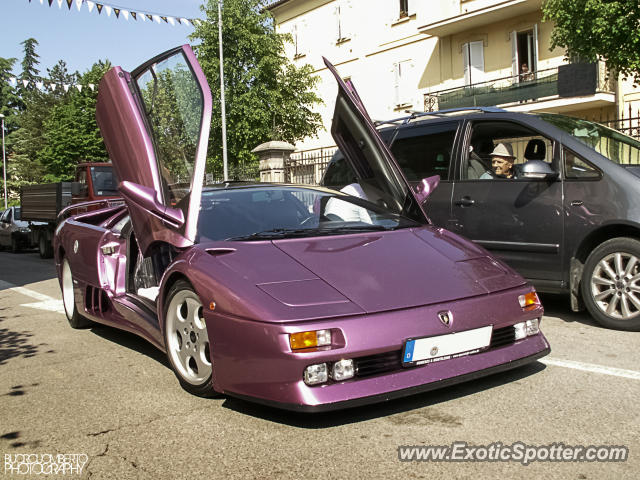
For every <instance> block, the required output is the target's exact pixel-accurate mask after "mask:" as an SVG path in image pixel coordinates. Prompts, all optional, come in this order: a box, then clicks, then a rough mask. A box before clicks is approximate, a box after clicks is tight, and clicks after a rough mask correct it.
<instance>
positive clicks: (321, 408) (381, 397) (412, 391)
mask: <svg viewBox="0 0 640 480" xmlns="http://www.w3.org/2000/svg"><path fill="white" fill-rule="evenodd" d="M550 352H551V347H547V348H545V349H544V350H541V351H539V352H537V353H535V354H533V355H529V356H528V357H523V358H519V359H517V360H513V361H511V362H507V363H503V364H500V365H495V366H493V367H489V368H485V369H484V370H477V371H474V372H470V373H465V374H463V375H458V376H456V377H450V378H444V379H442V380H438V381H436V382H430V383H426V384H423V385H416V386H414V387H409V388H403V389H400V390H395V391H392V392H386V393H381V394H376V395H370V396H367V397H359V398H354V399H352V400H343V401H340V402H333V403H324V404H320V405H304V404H298V403H285V402H277V401H272V400H265V399H263V398H258V397H251V396H249V395H242V394H237V393H233V392H228V391H225V394H228V395H229V396H231V397H235V398H239V399H241V400H247V401H250V402H253V403H260V404H262V405H267V406H270V407H275V408H280V409H283V410H291V411H295V412H305V413H319V412H328V411H332V410H341V409H345V408H354V407H360V406H363V405H369V404H371V403H379V402H388V401H389V400H394V399H397V398H402V397H408V396H410V395H416V394H418V393H424V392H429V391H431V390H436V389H439V388H444V387H448V386H451V385H456V384H458V383H463V382H468V381H470V380H476V379H478V378H482V377H486V376H489V375H493V374H495V373H500V372H505V371H507V370H512V369H514V368H518V367H521V366H523V365H527V364H528V363H532V362H535V361H536V360H538V359H539V358H542V357H544V356H546V355H548V354H549V353H550Z"/></svg>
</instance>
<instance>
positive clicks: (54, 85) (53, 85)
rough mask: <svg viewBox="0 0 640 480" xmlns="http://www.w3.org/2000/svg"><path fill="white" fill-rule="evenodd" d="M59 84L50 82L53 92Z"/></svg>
mask: <svg viewBox="0 0 640 480" xmlns="http://www.w3.org/2000/svg"><path fill="white" fill-rule="evenodd" d="M57 86H58V84H57V83H50V84H49V88H50V89H51V91H52V92H53V91H55V89H56V87H57Z"/></svg>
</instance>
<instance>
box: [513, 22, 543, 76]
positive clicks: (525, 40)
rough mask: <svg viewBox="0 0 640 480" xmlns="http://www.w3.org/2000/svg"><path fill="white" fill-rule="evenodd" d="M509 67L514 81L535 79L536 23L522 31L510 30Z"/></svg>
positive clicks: (536, 65)
mask: <svg viewBox="0 0 640 480" xmlns="http://www.w3.org/2000/svg"><path fill="white" fill-rule="evenodd" d="M511 69H512V75H513V77H514V81H515V82H527V81H531V80H534V79H535V72H536V70H537V69H538V25H534V26H533V28H532V29H530V30H525V31H522V32H516V31H513V32H511Z"/></svg>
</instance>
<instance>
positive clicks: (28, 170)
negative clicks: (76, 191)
mask: <svg viewBox="0 0 640 480" xmlns="http://www.w3.org/2000/svg"><path fill="white" fill-rule="evenodd" d="M22 44H23V45H24V47H25V48H24V51H25V58H24V59H23V61H22V62H21V65H22V70H23V71H22V74H21V76H20V78H19V80H18V87H17V88H12V87H11V86H10V84H9V82H8V78H9V77H10V76H12V75H11V68H12V66H13V65H14V63H15V59H8V60H7V59H2V58H0V89H1V90H0V112H2V113H3V114H4V115H5V116H7V119H6V121H7V127H8V132H9V134H8V136H7V157H8V165H7V186H8V188H9V191H10V197H11V199H12V200H11V201H12V202H15V201H17V199H18V198H19V194H20V188H21V187H22V186H23V185H26V184H32V183H42V182H56V181H59V180H68V179H70V178H71V177H72V175H73V172H74V169H75V165H76V164H77V163H79V162H81V161H107V159H108V156H107V152H106V150H105V148H104V144H103V142H102V137H101V136H100V132H99V130H98V126H97V124H96V120H95V107H96V99H97V89H96V90H94V91H92V90H91V89H89V88H88V87H86V85H87V84H89V83H92V84H94V85H96V86H97V85H98V83H99V82H100V79H101V78H102V76H103V75H104V73H105V72H106V71H107V70H108V69H109V68H110V67H111V65H110V64H109V62H97V63H95V64H94V65H93V66H92V67H91V69H89V70H88V71H87V72H85V73H84V74H82V75H80V74H79V73H78V72H75V73H70V72H69V71H68V69H67V66H66V63H65V62H64V61H62V60H60V61H59V62H58V63H57V64H56V65H54V66H53V67H52V68H50V69H47V74H48V77H47V78H43V77H40V76H39V73H40V71H39V70H38V54H37V53H36V51H35V47H36V46H37V44H38V42H37V41H35V39H28V40H26V41H25V42H23V43H22ZM23 79H26V80H28V81H29V82H30V83H29V87H28V88H24V85H22V83H21V82H22V80H23ZM42 81H44V83H45V84H50V83H55V84H57V87H56V89H55V90H51V89H48V88H45V89H39V88H37V87H36V85H35V82H42ZM61 84H67V85H75V84H79V85H83V86H84V88H82V91H78V89H77V88H76V87H75V86H71V88H69V89H68V91H65V90H64V89H63V88H62V86H61Z"/></svg>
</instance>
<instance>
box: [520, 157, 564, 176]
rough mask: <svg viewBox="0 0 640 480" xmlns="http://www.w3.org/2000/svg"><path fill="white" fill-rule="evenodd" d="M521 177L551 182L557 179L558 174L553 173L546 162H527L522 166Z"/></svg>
mask: <svg viewBox="0 0 640 480" xmlns="http://www.w3.org/2000/svg"><path fill="white" fill-rule="evenodd" d="M522 176H523V177H524V178H527V179H529V180H547V181H552V180H555V179H556V178H558V172H556V171H554V170H553V169H552V168H551V167H550V166H549V164H548V163H547V162H543V161H542V160H529V161H528V162H526V163H525V164H524V165H522Z"/></svg>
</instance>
